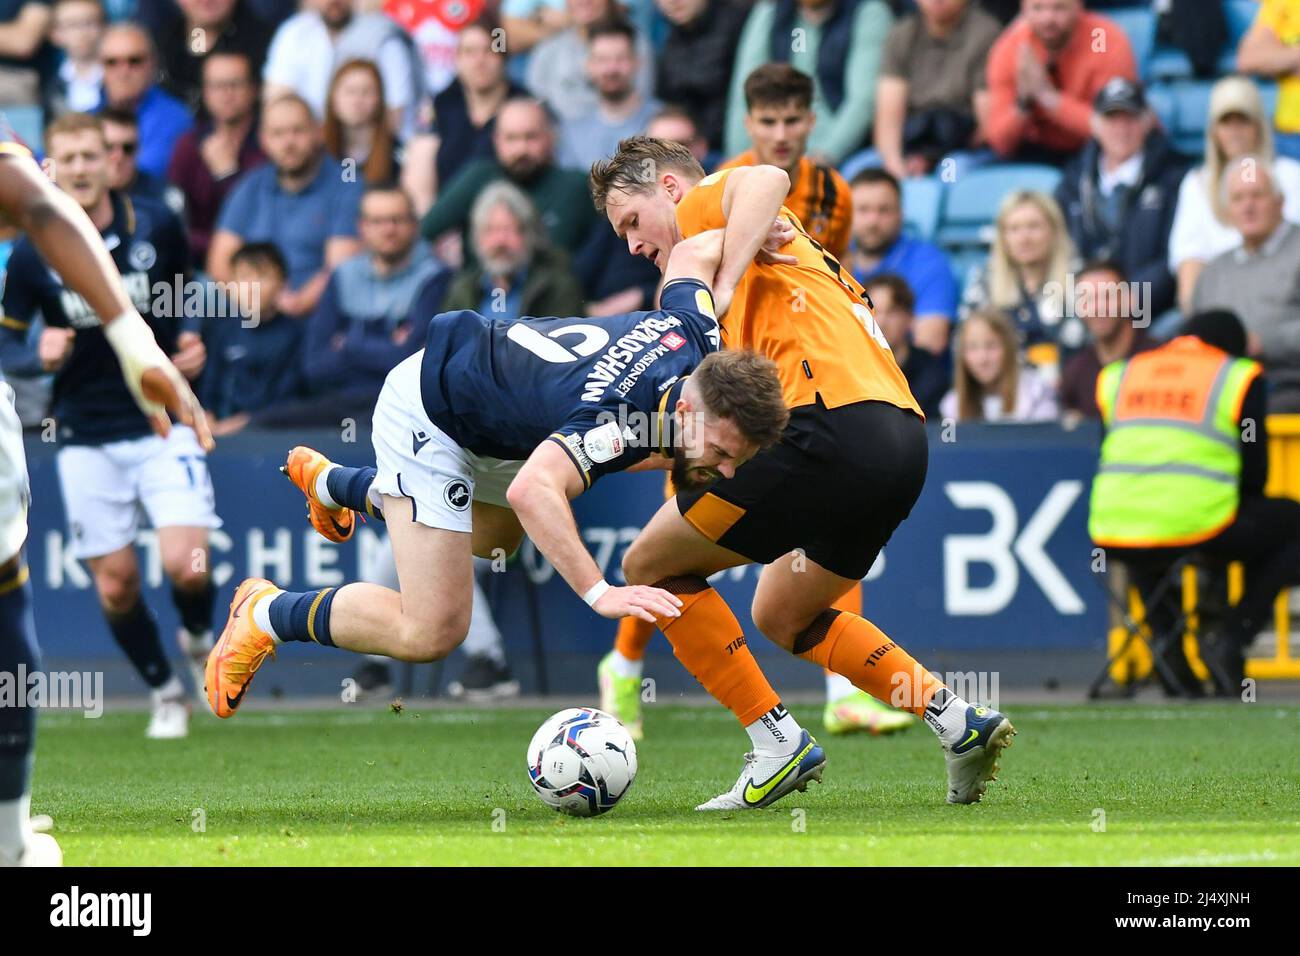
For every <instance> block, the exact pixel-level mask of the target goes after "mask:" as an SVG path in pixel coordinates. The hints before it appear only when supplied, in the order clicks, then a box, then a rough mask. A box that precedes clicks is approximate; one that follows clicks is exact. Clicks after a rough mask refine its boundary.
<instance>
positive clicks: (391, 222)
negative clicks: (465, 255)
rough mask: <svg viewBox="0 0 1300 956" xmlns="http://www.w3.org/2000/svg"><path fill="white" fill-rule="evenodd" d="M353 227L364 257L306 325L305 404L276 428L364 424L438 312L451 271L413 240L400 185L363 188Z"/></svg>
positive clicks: (332, 283)
mask: <svg viewBox="0 0 1300 956" xmlns="http://www.w3.org/2000/svg"><path fill="white" fill-rule="evenodd" d="M359 225H360V232H361V242H362V246H363V247H364V248H363V251H362V252H361V253H360V254H358V255H355V256H353V257H352V258H350V259H346V260H344V261H343V262H341V263H340V264H339V267H338V268H337V269H335V270H334V274H333V275H332V276H330V280H329V284H328V285H326V287H325V293H324V294H323V295H322V296H321V299H320V302H319V303H318V304H317V306H316V311H315V312H314V313H312V316H311V318H310V319H309V320H308V322H307V339H306V344H305V347H304V350H303V356H302V375H303V379H304V380H305V381H306V385H307V391H308V392H309V393H310V395H311V400H310V401H309V402H306V403H303V406H302V407H300V408H283V409H281V410H280V411H279V413H278V414H277V415H276V416H275V420H274V424H276V425H281V426H283V425H289V424H294V425H307V424H330V425H337V424H338V423H339V422H340V421H342V420H343V419H344V418H347V417H352V418H359V417H363V416H364V417H368V416H369V414H370V411H371V409H372V408H373V407H374V404H375V399H376V398H377V397H378V396H379V390H380V389H381V388H383V385H384V378H385V377H386V376H387V375H388V373H389V371H390V370H391V369H392V368H393V367H394V366H395V365H397V364H398V363H399V362H401V361H402V359H404V358H406V357H407V356H409V355H413V354H414V353H415V352H417V351H419V350H420V349H421V348H422V347H423V346H424V333H425V330H426V328H427V327H428V324H429V320H430V319H431V318H433V316H434V315H436V314H437V313H438V311H439V309H440V307H441V305H442V299H443V297H444V296H445V295H446V292H447V285H448V282H449V281H450V279H451V271H450V270H449V269H447V268H446V267H445V266H443V265H442V264H441V263H440V262H438V260H437V259H435V258H434V257H433V253H432V252H431V250H430V249H429V246H428V244H427V243H425V242H424V241H422V240H420V238H419V231H418V230H419V221H418V220H417V219H416V216H415V208H414V206H413V205H412V203H411V198H410V197H409V196H408V195H407V194H406V193H405V192H404V191H403V190H402V188H401V187H400V186H396V185H392V184H379V185H374V186H370V187H367V189H366V191H365V195H364V196H363V197H362V200H361V215H360V222H359ZM266 423H267V424H271V422H266Z"/></svg>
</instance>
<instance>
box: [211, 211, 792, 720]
mask: <svg viewBox="0 0 1300 956" xmlns="http://www.w3.org/2000/svg"><path fill="white" fill-rule="evenodd" d="M678 250H680V254H679V253H678ZM720 256H721V233H720V232H715V233H706V234H703V235H701V236H699V237H697V239H696V240H692V241H690V242H687V243H682V244H680V245H679V246H678V248H677V250H674V252H673V259H672V261H671V262H670V263H669V264H668V268H667V270H666V272H665V277H666V282H665V285H664V288H663V292H662V294H661V297H660V306H661V307H660V308H659V309H657V310H655V311H651V312H632V313H626V314H622V315H615V316H609V317H605V318H568V319H559V318H543V319H519V320H503V319H490V318H485V317H484V316H482V315H480V314H478V313H477V312H469V311H459V312H448V313H443V314H441V315H438V316H435V317H434V318H433V320H432V321H431V322H430V323H429V328H428V333H427V337H426V339H425V348H424V349H423V350H422V351H420V352H417V353H416V354H415V355H413V356H411V357H410V358H409V359H407V360H406V361H404V362H402V363H401V364H399V365H398V366H397V367H396V368H394V369H393V371H392V372H390V373H389V375H388V378H387V380H386V382H385V384H384V388H383V391H382V392H381V393H380V396H379V400H378V402H377V403H376V405H375V416H374V434H373V441H374V447H375V460H376V465H377V468H346V467H343V466H340V465H335V464H334V463H332V462H330V461H328V460H327V459H325V458H324V456H322V455H320V454H319V453H317V452H313V451H311V450H310V449H303V448H299V449H294V452H292V453H291V455H290V460H289V463H288V465H287V466H286V472H287V473H288V474H289V477H290V478H292V479H293V480H294V483H295V484H297V485H298V487H299V488H300V489H302V490H303V492H304V493H305V494H306V495H307V498H308V502H309V504H310V505H311V509H312V511H313V512H314V515H313V522H312V523H313V525H315V526H316V528H317V529H318V530H320V531H322V533H326V534H327V536H332V537H333V539H334V540H339V539H342V538H346V537H347V536H348V534H349V533H350V531H351V529H352V528H353V527H354V526H355V512H358V511H364V512H366V513H369V514H372V515H378V514H382V516H383V518H384V520H385V521H386V522H387V525H388V532H389V536H390V537H391V539H392V544H393V555H394V557H395V559H396V563H397V576H398V579H399V581H400V582H401V591H400V593H399V592H397V591H393V590H390V589H388V588H384V587H380V586H378V585H375V584H348V585H345V586H344V587H341V588H323V589H319V590H315V591H307V592H300V593H292V592H288V591H282V590H281V589H280V588H278V587H276V586H275V585H274V584H272V583H271V582H270V581H267V580H264V579H262V578H249V579H248V580H246V581H244V582H243V583H242V584H241V585H240V586H239V588H238V590H237V591H236V592H235V598H234V601H233V602H232V603H231V613H230V618H229V620H228V622H227V624H226V628H225V630H224V631H223V632H222V634H221V637H220V638H219V639H218V641H217V645H216V647H215V648H214V649H213V652H212V654H211V655H210V656H209V657H208V667H207V681H206V684H207V692H208V703H209V704H210V706H211V707H212V710H213V712H214V713H216V714H217V716H219V717H229V716H231V715H232V714H233V713H234V712H235V710H236V708H238V707H239V705H240V703H241V702H242V700H243V698H244V695H245V693H246V692H247V690H248V687H249V684H250V682H251V680H252V678H253V675H254V674H255V672H256V671H257V669H258V668H259V667H260V666H261V665H262V663H263V661H264V660H265V659H266V657H267V655H269V654H273V653H274V649H275V646H276V645H277V644H279V643H282V642H284V641H304V642H315V643H318V644H323V645H328V646H335V647H342V648H345V649H347V650H351V651H356V652H358V653H366V654H382V655H385V656H387V657H393V658H396V659H398V660H406V661H428V660H439V659H441V658H443V657H446V656H447V655H448V654H450V653H451V652H452V651H453V650H454V649H455V648H456V647H457V646H459V645H460V643H461V641H463V640H464V638H465V633H466V629H467V627H468V624H469V617H470V609H471V595H472V593H473V591H472V588H471V573H472V572H471V559H472V556H473V555H474V554H477V555H480V556H488V555H490V554H492V552H493V549H495V548H501V549H504V551H505V552H506V553H509V552H512V551H514V550H515V548H517V547H518V545H519V542H520V541H521V540H522V538H523V534H524V532H525V530H526V531H527V532H528V534H529V535H530V536H531V537H532V539H533V541H534V542H536V543H537V544H538V547H539V548H540V550H541V551H542V553H543V554H544V555H546V556H547V557H548V558H550V559H551V560H552V563H553V564H555V566H556V567H557V568H561V569H565V568H568V569H571V571H572V573H568V574H565V579H566V580H567V581H568V583H569V585H570V586H571V587H572V588H573V589H574V590H575V592H577V593H578V594H579V595H581V596H582V597H583V599H584V600H585V601H586V602H587V604H588V605H589V606H590V607H592V608H593V609H594V610H595V611H596V613H598V614H600V615H602V616H604V617H608V618H619V617H623V616H625V615H628V614H634V615H637V616H638V617H642V618H644V619H645V620H652V619H653V617H654V615H656V614H658V615H664V616H671V615H672V614H674V613H676V608H677V606H678V605H679V604H680V602H679V600H678V599H677V598H676V597H675V596H673V595H672V594H669V593H668V592H667V591H664V590H661V589H659V588H653V587H612V586H610V585H609V584H608V583H607V582H605V581H604V580H603V579H601V577H600V570H599V567H598V566H597V564H596V562H595V560H594V559H593V558H592V557H591V555H590V553H589V552H588V551H587V550H586V547H585V546H584V545H583V543H582V539H581V538H580V537H579V535H578V530H577V526H576V524H575V522H574V517H573V511H572V509H571V507H570V505H569V499H572V498H574V497H576V496H577V495H579V494H581V493H582V492H583V491H584V490H586V489H587V488H589V487H590V486H591V484H592V482H593V481H595V480H596V479H597V478H599V477H600V476H602V475H606V474H610V473H612V472H616V471H622V470H625V469H628V468H630V467H633V466H640V467H643V468H644V467H659V468H672V470H673V474H674V478H675V480H676V481H677V482H678V483H679V485H680V486H682V487H688V486H689V487H693V486H699V485H702V484H707V483H708V482H709V481H711V480H713V479H714V478H716V477H718V476H719V475H731V474H734V473H735V469H736V468H737V467H739V466H741V463H742V462H744V461H746V460H748V459H749V458H751V457H752V456H753V455H754V454H756V453H757V452H758V450H759V449H760V448H762V447H766V446H767V445H769V444H771V443H773V442H775V441H776V439H777V437H778V436H779V434H780V431H781V429H782V428H783V427H784V425H785V422H786V419H787V418H788V413H787V410H786V407H785V403H784V401H783V400H782V399H781V392H780V384H779V382H778V380H777V377H776V371H775V366H774V365H773V364H772V363H771V362H770V361H768V360H767V359H764V358H762V357H760V356H757V355H755V354H754V353H752V352H743V351H738V352H725V353H723V352H718V351H717V349H718V335H719V333H718V323H717V318H716V316H715V314H714V309H713V299H712V295H711V293H710V292H709V289H708V285H707V283H708V282H710V281H711V280H712V278H713V275H714V272H715V271H716V269H717V264H718V261H719V258H720ZM562 573H563V572H562Z"/></svg>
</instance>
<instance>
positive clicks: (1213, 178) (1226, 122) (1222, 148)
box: [1169, 76, 1300, 314]
mask: <svg viewBox="0 0 1300 956" xmlns="http://www.w3.org/2000/svg"><path fill="white" fill-rule="evenodd" d="M1249 155H1254V156H1260V157H1263V158H1264V159H1266V160H1270V161H1272V164H1273V175H1274V177H1275V181H1276V183H1277V186H1278V188H1279V189H1280V190H1281V191H1282V195H1283V197H1284V201H1283V206H1282V217H1283V218H1284V219H1286V220H1288V221H1290V222H1300V162H1296V160H1294V159H1291V158H1289V157H1286V156H1277V155H1276V154H1275V150H1274V146H1273V128H1272V124H1271V123H1270V122H1269V121H1268V118H1267V117H1266V116H1265V114H1264V102H1263V100H1262V99H1261V98H1260V95H1259V89H1258V88H1257V87H1256V86H1255V84H1254V83H1253V82H1251V81H1250V80H1248V79H1246V78H1244V77H1240V76H1228V77H1224V78H1223V79H1222V80H1219V82H1218V83H1216V84H1214V88H1213V89H1212V90H1211V91H1210V116H1209V122H1207V123H1206V125H1205V162H1204V163H1203V164H1202V165H1200V166H1197V167H1196V168H1195V169H1193V170H1191V171H1190V172H1188V174H1187V175H1186V176H1185V177H1184V178H1183V182H1182V185H1181V186H1180V187H1179V190H1178V208H1177V210H1176V211H1175V213H1174V225H1173V229H1172V230H1171V231H1170V233H1169V269H1170V271H1172V272H1173V274H1174V276H1175V277H1176V278H1177V281H1178V305H1179V308H1180V309H1182V311H1183V312H1184V313H1189V314H1190V311H1191V305H1192V291H1193V290H1194V289H1195V288H1196V280H1197V278H1198V277H1199V276H1200V274H1201V270H1202V269H1203V268H1205V264H1206V263H1207V262H1209V261H1210V260H1211V259H1213V258H1214V257H1215V256H1217V255H1219V254H1220V253H1223V252H1227V251H1228V250H1229V249H1232V248H1233V247H1234V246H1237V245H1240V243H1241V233H1239V232H1238V231H1237V230H1236V229H1235V228H1234V227H1233V225H1232V222H1231V220H1230V218H1229V216H1228V209H1227V206H1226V204H1225V202H1224V198H1223V192H1222V190H1221V189H1220V188H1219V187H1220V184H1221V182H1222V180H1223V172H1224V170H1225V169H1226V168H1227V167H1228V165H1229V164H1231V163H1233V162H1237V161H1239V160H1241V158H1242V157H1244V156H1249Z"/></svg>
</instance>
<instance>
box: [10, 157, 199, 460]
mask: <svg viewBox="0 0 1300 956" xmlns="http://www.w3.org/2000/svg"><path fill="white" fill-rule="evenodd" d="M3 163H4V165H3V167H2V169H3V175H0V209H3V210H4V211H5V213H6V214H7V215H8V217H9V219H10V220H11V221H13V223H14V224H15V225H16V226H18V227H19V228H20V229H22V230H23V231H24V232H25V233H27V235H28V236H29V237H30V238H31V240H32V243H33V244H34V245H35V246H36V248H37V250H38V251H39V252H40V253H41V256H42V257H44V259H45V261H46V262H47V263H49V265H50V266H51V267H52V268H53V269H54V270H55V271H56V272H57V273H58V274H59V275H60V276H62V277H63V279H64V281H65V282H67V284H68V285H69V286H71V287H72V288H73V289H74V290H75V291H76V292H78V293H80V295H81V297H82V298H84V299H85V300H86V302H87V303H88V304H89V305H90V307H91V308H92V309H94V310H95V312H96V314H97V315H99V317H100V320H101V321H102V322H103V323H104V337H105V338H106V339H107V340H108V343H109V345H110V346H112V348H113V351H114V352H115V353H116V354H117V358H118V362H119V364H120V365H121V366H122V374H123V376H124V377H125V379H126V384H127V387H128V388H129V389H130V390H131V394H132V395H133V396H134V397H135V400H136V403H137V404H138V405H139V406H140V408H141V410H142V411H144V413H145V415H147V416H148V417H149V420H150V423H151V424H152V425H153V428H154V430H155V431H157V432H158V433H159V434H163V435H165V434H167V431H168V429H169V428H170V427H171V423H170V421H169V420H168V418H167V414H166V411H165V409H170V410H171V411H172V412H174V413H175V414H176V417H177V418H178V419H179V420H180V421H181V422H183V423H184V424H186V425H191V426H193V428H194V430H195V432H196V433H197V435H198V438H199V442H200V444H202V445H203V447H204V448H211V447H212V435H211V433H210V432H209V431H208V426H207V421H206V420H205V418H204V416H203V409H202V408H200V406H199V402H198V399H196V398H195V397H194V393H193V391H191V390H190V387H189V385H188V384H187V383H186V381H185V379H184V378H183V377H182V376H181V374H180V372H179V371H177V369H176V366H174V365H173V364H172V363H171V360H170V359H169V358H168V357H167V355H166V354H165V353H164V352H163V350H162V349H161V348H159V346H158V341H157V339H155V338H154V334H153V330H152V329H150V328H149V325H148V323H147V322H145V321H144V319H142V318H141V317H140V314H139V313H138V312H136V310H135V306H134V305H132V303H131V300H130V298H129V297H128V296H127V294H126V289H125V288H124V287H123V286H122V281H121V277H120V276H119V275H118V271H117V268H116V267H115V266H114V265H113V260H112V259H111V258H110V257H109V254H108V250H107V249H105V248H104V242H103V240H102V239H101V238H100V236H99V233H98V232H97V231H96V230H95V227H94V225H93V224H92V223H91V221H90V219H89V218H88V217H87V216H86V214H85V212H84V211H82V209H81V207H80V206H78V205H77V204H76V202H75V201H74V200H73V199H72V198H71V197H70V196H68V195H67V194H65V193H63V192H62V191H60V190H59V189H58V188H57V187H56V186H55V185H54V184H53V183H51V182H50V181H49V179H47V178H46V176H45V174H44V173H43V172H42V171H41V170H40V168H39V167H38V166H37V165H36V164H35V163H34V162H30V161H28V160H27V159H26V158H25V157H18V156H13V157H6V158H4V159H3Z"/></svg>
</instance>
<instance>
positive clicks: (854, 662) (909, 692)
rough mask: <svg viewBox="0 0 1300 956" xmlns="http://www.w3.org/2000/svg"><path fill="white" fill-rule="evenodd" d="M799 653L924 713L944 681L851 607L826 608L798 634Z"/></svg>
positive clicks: (882, 698) (875, 694)
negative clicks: (843, 608) (851, 611)
mask: <svg viewBox="0 0 1300 956" xmlns="http://www.w3.org/2000/svg"><path fill="white" fill-rule="evenodd" d="M794 653H795V654H796V655H797V656H799V657H802V658H803V659H804V660H806V661H812V662H813V663H815V664H820V665H821V666H822V667H826V668H829V669H830V670H833V671H834V672H835V673H837V674H843V675H844V676H845V677H847V678H848V679H849V680H851V681H852V682H853V683H854V685H855V686H857V687H859V688H861V689H862V690H865V691H866V692H867V693H868V694H870V695H871V696H872V697H874V698H876V699H877V700H880V701H883V702H885V703H886V704H889V705H890V706H893V707H897V708H899V709H900V710H910V711H911V712H912V713H914V714H916V715H917V716H918V717H919V716H921V715H922V714H923V713H924V712H925V705H926V704H928V703H929V702H930V698H931V697H932V696H934V692H935V691H936V690H938V689H939V688H940V687H942V686H943V682H942V681H939V680H937V679H936V678H935V676H934V675H933V674H931V673H930V672H929V671H927V670H926V669H925V668H923V667H922V666H921V665H920V664H918V663H917V662H916V660H915V659H913V657H912V655H911V654H909V653H907V651H905V650H903V649H902V648H901V647H899V646H898V645H897V644H895V643H894V642H893V641H891V640H890V639H889V637H888V636H887V635H886V634H885V633H884V632H883V631H882V630H881V629H880V628H878V627H876V625H874V624H872V623H871V622H870V621H868V620H867V619H866V618H864V617H861V616H860V615H857V614H853V613H850V612H848V611H836V610H829V609H828V610H825V611H823V612H822V613H821V614H819V615H818V616H817V619H816V620H815V621H813V623H812V626H811V627H809V628H808V630H806V631H804V633H803V634H801V635H799V637H798V638H797V639H796V640H795V646H794Z"/></svg>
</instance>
